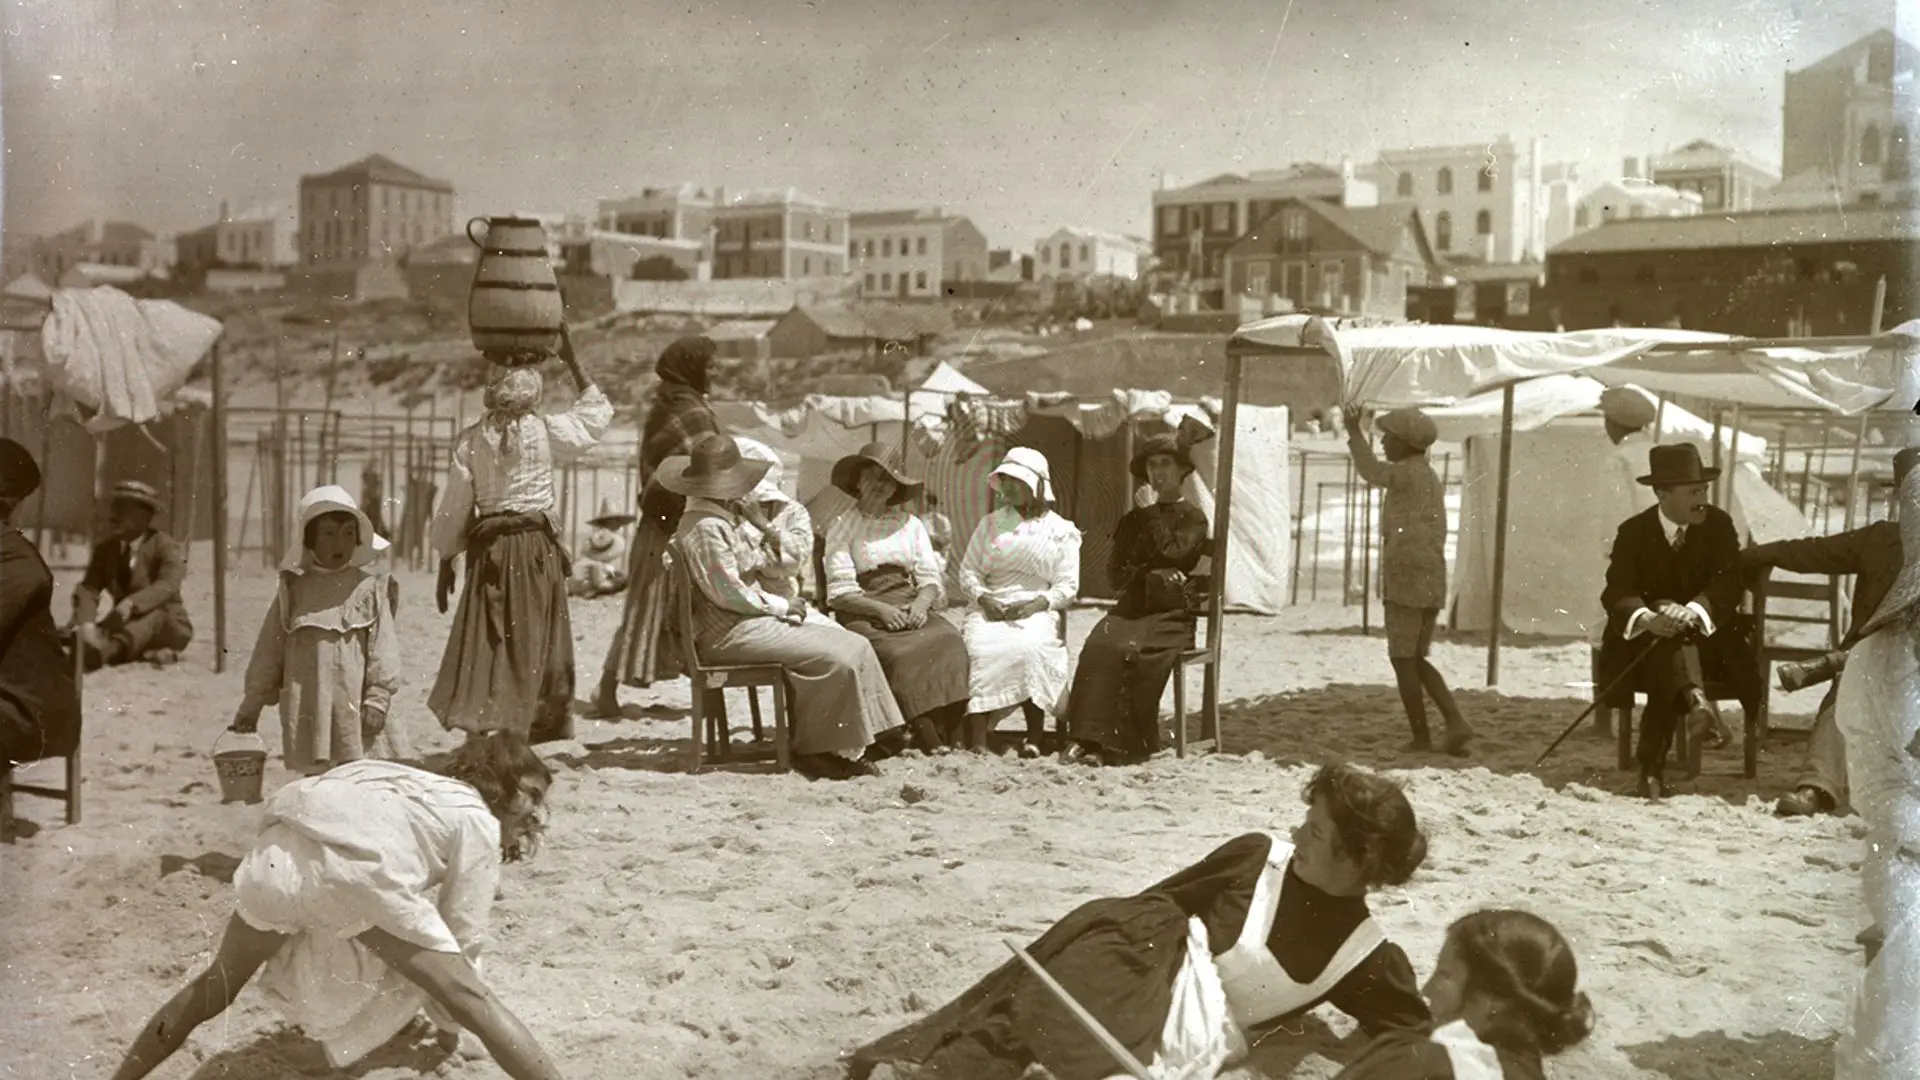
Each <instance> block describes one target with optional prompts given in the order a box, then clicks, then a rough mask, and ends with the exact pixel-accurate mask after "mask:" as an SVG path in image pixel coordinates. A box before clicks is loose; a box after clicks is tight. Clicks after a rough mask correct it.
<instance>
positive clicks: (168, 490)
mask: <svg viewBox="0 0 1920 1080" xmlns="http://www.w3.org/2000/svg"><path fill="white" fill-rule="evenodd" d="M109 293H111V294H113V295H111V296H108V295H103V294H109ZM63 309H64V310H69V311H80V312H83V313H85V312H91V313H93V314H94V315H95V316H96V318H95V319H94V321H92V322H91V323H90V324H87V325H83V326H81V327H79V329H78V331H77V332H75V333H73V334H72V335H71V336H68V337H65V338H63V339H62V340H61V341H60V342H59V348H58V350H57V351H56V350H55V349H54V348H53V347H51V346H49V344H48V343H47V341H46V340H45V338H46V329H47V327H48V324H49V320H50V319H51V318H52V317H53V316H54V313H55V312H56V311H57V310H63ZM116 309H117V310H118V312H119V313H120V314H122V315H123V316H126V317H124V318H122V319H120V320H118V321H116V320H113V319H101V318H98V317H97V316H98V313H99V312H101V311H107V312H109V313H113V312H114V311H115V310H116ZM0 312H4V317H5V321H4V323H0V331H4V333H0V349H3V350H4V352H0V362H4V372H3V373H0V377H3V380H4V381H3V385H4V397H3V398H0V434H4V435H6V436H7V437H10V438H13V439H15V440H16V441H19V442H22V443H23V444H25V445H26V446H28V448H29V449H31V450H32V451H33V452H34V454H35V457H36V458H37V459H38V460H39V461H40V463H41V471H42V484H41V490H40V493H39V497H38V498H37V499H35V500H34V501H33V502H32V503H30V504H29V506H28V507H25V508H23V511H24V513H23V515H22V519H23V523H25V522H31V523H33V524H34V525H36V526H38V527H39V528H41V529H45V528H48V527H51V528H54V529H58V530H61V531H65V532H74V533H83V534H84V533H90V532H92V531H93V526H94V524H95V521H94V515H95V493H96V491H97V487H98V484H99V478H100V476H101V475H103V473H104V474H107V475H112V476H115V477H117V478H124V479H139V480H144V481H146V482H148V483H150V484H153V485H154V487H155V488H157V489H158V490H159V492H160V495H161V500H162V503H163V504H171V507H172V513H171V515H170V521H171V522H172V523H173V527H174V529H175V531H176V532H178V533H180V534H181V535H182V537H183V538H186V539H189V540H198V539H210V540H212V541H213V597H214V670H215V671H216V672H218V671H224V670H225V669H226V652H227V650H226V629H227V618H226V616H227V605H226V563H227V549H226V531H227V513H226V418H225V411H226V402H225V395H224V393H223V380H222V366H221V358H220V346H219V335H220V330H221V327H220V324H219V323H218V322H217V321H215V320H211V319H208V318H206V317H205V316H202V315H199V314H197V313H195V312H192V311H189V310H188V309H186V308H184V307H181V306H179V305H177V304H174V303H172V302H170V301H165V300H139V301H133V302H129V301H128V299H127V298H125V297H124V296H121V295H119V294H118V293H115V292H114V290H111V289H98V290H92V289H65V288H62V289H48V288H47V287H46V286H45V285H44V284H43V283H41V282H40V281H39V280H38V279H37V278H34V277H32V276H31V275H24V276H22V277H20V278H16V279H15V280H14V281H13V282H11V283H9V284H8V285H7V287H6V288H5V289H4V290H0ZM208 324H211V325H208ZM146 335H152V336H151V337H149V336H146ZM108 346H111V348H108ZM112 349H118V350H120V351H121V352H123V353H126V354H135V355H139V356H141V357H142V358H151V359H157V360H159V361H162V362H165V363H167V364H169V365H171V367H172V368H173V369H174V370H173V372H172V373H170V374H166V375H165V377H160V376H158V375H156V374H155V373H154V372H152V371H148V372H146V373H144V374H147V375H150V376H154V383H155V384H157V385H153V384H149V383H148V382H146V381H143V380H142V379H140V378H136V377H132V376H130V375H129V376H127V377H125V378H123V379H122V380H121V381H118V382H116V381H114V378H113V376H114V374H115V372H114V370H113V369H112V367H111V365H107V364H104V363H93V364H91V366H90V365H89V361H95V360H97V358H98V356H99V354H100V353H101V352H102V351H103V350H105V351H108V352H111V351H112ZM50 354H53V355H50ZM56 357H61V358H64V363H61V362H58V361H57V360H56ZM203 359H207V360H210V362H211V369H212V370H211V376H212V384H213V389H212V392H211V393H210V394H209V393H203V392H200V391H197V390H194V389H191V388H187V387H184V386H178V382H184V381H185V377H186V371H187V369H188V368H190V367H192V366H193V365H194V364H196V363H197V362H199V361H200V360H203ZM122 374H123V375H124V374H125V373H122ZM176 379H177V381H178V382H175V380H176ZM175 387H177V388H175ZM169 391H170V392H169ZM155 392H157V393H158V399H157V400H156V399H155ZM129 410H130V411H129ZM206 458H210V459H211V462H210V465H211V467H210V468H206V469H202V468H201V463H202V461H203V460H204V459H206Z"/></svg>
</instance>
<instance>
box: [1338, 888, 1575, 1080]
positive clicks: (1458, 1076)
mask: <svg viewBox="0 0 1920 1080" xmlns="http://www.w3.org/2000/svg"><path fill="white" fill-rule="evenodd" d="M1579 982H1580V968H1579V965H1578V963H1576V962H1575V960H1574V957H1573V948H1572V947H1571V946H1569V945H1568V944H1567V939H1566V938H1564V937H1561V936H1560V931H1559V930H1557V929H1555V928H1554V926H1553V924H1552V923H1550V922H1548V921H1546V920H1545V919H1542V918H1540V917H1539V916H1537V915H1530V914H1528V913H1526V912H1524V911H1476V912H1474V913H1473V914H1471V915H1468V916H1467V917H1466V918H1464V919H1461V920H1460V921H1458V922H1456V923H1454V924H1453V925H1452V926H1450V927H1448V928H1447V941H1446V944H1445V945H1444V946H1442V947H1441V949H1440V959H1439V960H1437V961H1435V963H1434V966H1433V975H1432V977H1431V978H1429V979H1427V985H1426V987H1425V992H1426V996H1427V1003H1428V1004H1429V1005H1430V1006H1432V1008H1433V1020H1434V1024H1435V1025H1436V1027H1435V1029H1434V1031H1433V1033H1432V1034H1431V1035H1423V1034H1420V1033H1418V1032H1412V1031H1395V1032H1389V1033H1388V1034H1385V1035H1382V1036H1380V1037H1379V1038H1378V1039H1375V1040H1374V1041H1373V1042H1372V1043H1371V1044H1370V1045H1368V1047H1367V1048H1366V1049H1365V1050H1363V1051H1361V1053H1360V1056H1359V1057H1358V1058H1355V1059H1354V1061H1353V1063H1352V1064H1350V1065H1348V1066H1347V1067H1346V1068H1345V1069H1342V1070H1341V1071H1340V1075H1339V1076H1337V1077H1335V1078H1334V1080H1541V1078H1542V1077H1544V1076H1545V1075H1546V1072H1545V1066H1544V1065H1543V1064H1542V1060H1541V1059H1542V1058H1543V1057H1545V1056H1546V1055H1548V1054H1559V1053H1563V1052H1565V1051H1567V1050H1571V1049H1573V1048H1574V1047H1575V1046H1578V1045H1580V1043H1582V1042H1583V1041H1585V1040H1586V1037H1587V1036H1588V1035H1590V1034H1592V1033H1593V1005H1592V1004H1591V1003H1590V1002H1588V1001H1587V995H1586V994H1584V993H1581V992H1580V989H1579V985H1578V984H1579Z"/></svg>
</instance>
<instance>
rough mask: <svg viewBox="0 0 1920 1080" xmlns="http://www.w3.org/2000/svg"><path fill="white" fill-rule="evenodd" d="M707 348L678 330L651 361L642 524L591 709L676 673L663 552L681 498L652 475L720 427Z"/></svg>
mask: <svg viewBox="0 0 1920 1080" xmlns="http://www.w3.org/2000/svg"><path fill="white" fill-rule="evenodd" d="M713 355H714V344H713V341H712V340H711V339H709V338H705V337H684V338H681V339H680V340H678V341H675V342H674V343H673V344H671V345H669V346H667V348H666V350H665V351H664V352H662V353H661V354H660V360H659V362H657V363H656V364H654V367H653V373H654V374H655V375H656V376H658V377H659V380H660V381H659V383H658V384H657V385H656V386H655V387H654V388H653V401H652V402H651V403H650V404H649V405H648V406H647V416H646V420H645V422H644V423H643V424H642V425H641V429H640V488H641V491H640V525H639V528H638V529H636V530H635V532H634V537H633V547H632V548H631V549H629V554H628V561H627V603H626V607H625V608H624V609H622V611H621V613H620V629H619V630H617V631H615V632H614V635H613V644H612V645H610V646H609V647H608V648H607V660H606V663H605V664H604V665H603V666H602V668H601V672H600V686H599V688H598V690H597V691H596V692H595V694H594V697H593V711H594V715H596V716H618V715H619V713H620V697H619V689H620V687H621V686H651V685H653V684H654V683H656V682H666V681H668V680H671V679H677V678H679V677H680V675H681V674H682V672H681V667H682V664H681V655H680V650H681V648H682V647H683V646H682V645H681V643H680V635H679V632H678V629H677V628H676V627H675V626H674V625H673V619H672V618H670V617H669V615H668V607H667V596H668V593H667V580H668V579H667V572H666V555H667V541H669V540H671V539H673V533H674V530H675V529H677V528H679V527H680V515H681V513H682V512H683V511H684V509H685V507H686V500H685V499H683V498H681V497H680V496H678V495H676V494H674V493H673V492H671V491H668V490H667V489H665V488H663V487H661V486H660V485H659V484H656V483H654V482H653V480H654V474H655V473H657V472H658V471H659V469H660V463H661V462H663V461H665V460H666V459H668V458H670V457H673V456H674V455H676V454H685V453H687V452H688V448H689V447H690V446H692V445H693V440H694V439H696V438H698V437H699V436H701V435H706V434H710V433H719V432H720V431H721V428H720V420H719V418H718V417H716V416H714V415H713V409H712V407H711V406H709V405H708V404H707V391H708V389H709V381H708V380H709V374H708V372H709V368H711V366H712V364H713Z"/></svg>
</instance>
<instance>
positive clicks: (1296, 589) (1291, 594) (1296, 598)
mask: <svg viewBox="0 0 1920 1080" xmlns="http://www.w3.org/2000/svg"><path fill="white" fill-rule="evenodd" d="M1289 446H1291V443H1289ZM1128 449H1129V451H1131V449H1132V448H1131V447H1129V448H1128ZM1298 477H1299V479H1297V480H1296V481H1295V482H1294V487H1293V500H1294V505H1295V506H1297V507H1299V509H1298V511H1297V512H1296V513H1295V516H1294V519H1293V581H1292V583H1291V585H1290V587H1289V590H1288V593H1287V603H1289V604H1294V605H1297V604H1299V603H1300V555H1301V548H1302V546H1303V542H1304V541H1305V540H1306V538H1307V453H1306V451H1304V450H1302V451H1300V468H1299V471H1298Z"/></svg>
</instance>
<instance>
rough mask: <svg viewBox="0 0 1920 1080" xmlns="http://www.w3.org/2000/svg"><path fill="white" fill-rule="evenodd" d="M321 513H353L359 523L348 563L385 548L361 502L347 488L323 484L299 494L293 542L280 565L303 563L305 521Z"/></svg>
mask: <svg viewBox="0 0 1920 1080" xmlns="http://www.w3.org/2000/svg"><path fill="white" fill-rule="evenodd" d="M322 514H352V515H353V520H354V523H355V524H356V525H358V526H359V532H360V546H359V547H357V548H355V549H354V551H353V557H352V558H350V559H348V560H347V565H348V566H365V565H367V564H368V563H370V562H373V561H374V560H375V559H377V558H379V557H380V556H381V555H382V554H383V553H385V552H386V550H387V547H388V544H387V541H386V539H385V538H384V537H382V536H381V535H380V534H378V533H376V532H374V531H373V522H372V521H371V520H370V519H369V518H368V517H367V512H366V511H365V510H362V509H360V504H359V503H357V502H355V501H354V499H353V496H352V495H350V494H348V493H347V489H346V488H343V487H341V486H340V485H338V484H326V485H323V486H321V487H317V488H314V489H313V490H312V491H309V492H307V493H306V494H305V495H303V496H301V497H300V520H299V523H298V524H297V525H295V526H294V534H293V545H292V546H291V547H290V548H288V549H287V553H286V556H285V557H284V558H282V559H281V560H280V569H282V570H298V569H300V568H301V567H302V566H304V565H305V564H306V556H307V545H306V535H307V523H308V522H311V521H312V520H313V519H314V518H317V517H319V516H320V515H322Z"/></svg>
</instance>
